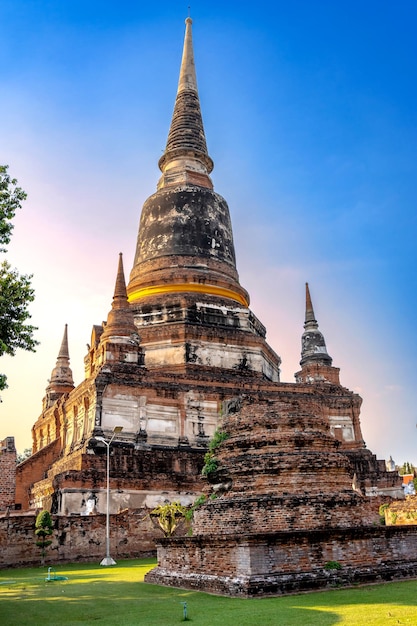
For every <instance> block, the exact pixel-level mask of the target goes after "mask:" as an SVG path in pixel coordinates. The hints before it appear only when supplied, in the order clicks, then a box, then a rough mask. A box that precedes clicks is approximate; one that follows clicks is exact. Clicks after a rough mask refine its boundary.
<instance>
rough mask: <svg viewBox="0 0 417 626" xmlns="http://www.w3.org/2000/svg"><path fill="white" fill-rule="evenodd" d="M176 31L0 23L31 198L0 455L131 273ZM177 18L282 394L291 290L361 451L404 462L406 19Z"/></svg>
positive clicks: (409, 425) (390, 11)
mask: <svg viewBox="0 0 417 626" xmlns="http://www.w3.org/2000/svg"><path fill="white" fill-rule="evenodd" d="M186 16H187V3H182V2H181V3H180V2H176V1H170V2H166V1H164V0H162V1H160V2H158V3H157V4H155V5H154V6H152V3H144V2H123V1H120V2H118V3H115V2H106V1H104V2H96V1H95V0H91V1H90V2H88V3H85V2H78V1H72V2H67V1H65V0H61V1H60V2H47V1H45V0H44V1H42V2H40V1H32V2H29V1H24V0H14V1H13V2H11V1H10V2H9V1H8V0H3V2H2V3H1V5H0V65H1V74H0V75H1V77H2V79H1V98H0V119H1V135H0V162H1V163H8V164H9V165H10V172H11V174H13V176H16V177H17V178H18V179H19V182H20V184H21V185H22V187H23V188H24V189H25V190H26V191H27V192H28V196H29V197H28V201H27V202H26V203H25V206H24V209H23V210H22V211H21V212H20V214H19V215H18V217H17V218H16V220H15V231H14V237H13V241H12V245H11V246H10V249H9V252H8V254H7V258H8V259H9V261H10V262H11V263H12V264H13V265H14V266H16V267H17V268H18V269H19V270H20V271H21V272H26V273H33V274H34V278H33V284H34V287H35V289H36V301H35V303H34V304H33V306H32V308H31V310H32V314H33V323H35V324H36V325H37V326H38V327H39V331H38V339H39V340H40V341H41V345H40V346H39V348H38V351H37V354H36V355H33V354H26V353H19V354H18V355H17V356H16V357H15V358H14V359H10V358H6V357H3V359H2V366H1V367H2V370H1V371H4V372H5V373H6V374H7V375H8V377H9V384H10V388H9V389H8V390H7V391H6V392H4V394H3V403H2V404H1V405H0V437H1V438H3V437H4V436H7V435H15V437H16V443H17V447H18V449H19V450H22V449H23V448H24V447H27V446H28V445H30V441H31V436H30V429H31V426H32V424H33V422H34V421H35V419H36V418H37V417H38V415H39V414H40V411H41V400H42V397H43V395H44V390H45V387H46V385H47V379H48V377H49V376H50V373H51V370H52V368H53V366H54V365H55V361H56V356H57V353H58V349H59V346H60V342H61V338H62V333H63V329H64V324H65V323H68V325H69V340H70V353H71V366H72V369H73V372H74V378H75V381H76V383H79V382H81V381H82V379H83V357H84V354H85V351H86V343H88V342H89V340H90V333H91V327H92V325H93V324H97V323H100V322H101V321H102V320H104V319H106V316H107V313H108V310H109V309H110V305H111V299H112V293H113V285H114V279H115V273H116V268H117V256H118V253H119V252H120V251H121V252H123V253H124V263H125V270H126V274H127V276H128V274H129V272H130V269H131V265H132V262H133V254H134V250H135V242H136V234H137V227H138V222H139V216H140V210H141V207H142V204H143V202H144V201H145V199H146V198H147V197H148V196H149V195H151V194H152V193H153V192H154V191H155V188H156V183H157V180H158V178H159V170H158V168H157V161H158V159H159V157H160V156H161V154H162V151H163V149H164V146H165V142H166V137H167V133H168V128H169V123H170V119H171V115H172V110H173V105H174V99H175V91H176V86H177V80H178V71H179V64H180V59H181V52H182V42H183V35H184V19H185V17H186ZM191 16H192V18H193V36H194V50H195V56H196V66H197V79H198V85H199V91H200V100H201V105H202V111H203V118H204V124H205V130H206V137H207V144H208V149H209V153H210V156H211V157H212V158H213V160H214V163H215V169H214V171H213V175H212V177H213V181H214V185H215V189H216V191H218V192H219V193H220V194H222V195H223V196H224V197H225V198H226V200H227V201H228V204H229V207H230V210H231V215H232V221H233V228H234V236H235V246H236V253H237V263H238V270H239V274H240V280H241V283H242V285H243V286H244V287H245V288H246V289H248V290H249V292H250V295H251V308H252V309H253V311H254V312H255V314H256V315H257V316H258V317H259V318H260V319H261V321H262V322H263V323H264V324H265V325H266V326H267V331H268V335H267V336H268V340H269V342H270V344H271V345H272V347H273V348H274V349H275V350H276V351H277V352H278V353H279V354H280V356H281V358H282V361H283V364H282V380H283V381H286V382H293V380H294V378H293V375H294V372H296V371H297V370H298V364H299V359H300V341H301V334H302V331H303V321H304V284H305V282H306V281H308V282H309V284H310V289H311V294H312V298H313V304H314V308H315V312H316V317H317V319H318V322H319V325H320V329H321V330H322V332H323V333H324V335H325V338H326V342H327V348H328V351H329V353H330V355H331V356H332V357H333V364H334V365H335V366H337V367H340V368H341V382H342V384H343V385H344V386H346V387H348V388H350V389H352V390H355V391H357V392H358V393H360V395H361V396H362V397H363V399H364V403H363V407H362V430H363V434H364V438H365V441H366V443H367V445H368V447H369V448H370V449H371V450H372V451H373V452H374V453H375V454H377V456H378V458H388V457H389V455H390V454H392V456H393V457H394V459H395V460H396V461H397V462H403V461H406V460H410V461H411V462H414V463H415V464H417V450H416V438H417V429H416V423H417V415H416V409H415V398H414V396H415V394H414V388H415V382H414V369H415V368H414V353H415V347H416V341H415V335H414V326H415V321H414V312H415V310H416V308H417V296H416V294H417V285H416V271H415V269H416V265H417V264H416V260H417V259H416V256H417V255H416V245H415V238H416V234H417V225H416V209H415V204H416V196H417V194H416V191H417V160H416V147H417V119H416V118H417V77H416V67H417V39H416V37H415V31H416V22H417V20H416V18H417V5H416V3H415V2H414V0H402V1H401V2H398V3H392V2H388V1H387V2H384V1H382V2H375V1H373V0H368V1H367V2H359V1H356V0H350V1H349V2H347V1H344V0H340V1H338V2H332V1H324V0H323V1H320V0H317V1H316V2H311V1H309V2H307V1H301V0H299V1H297V0H294V1H293V2H291V3H287V2H286V3H284V2H260V3H257V4H256V3H253V2H250V3H249V2H234V1H230V2H218V1H210V2H205V1H197V2H194V3H192V5H191Z"/></svg>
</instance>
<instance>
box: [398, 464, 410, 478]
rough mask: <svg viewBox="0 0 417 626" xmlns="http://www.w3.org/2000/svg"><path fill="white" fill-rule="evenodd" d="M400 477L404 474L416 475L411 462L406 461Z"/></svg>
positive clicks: (400, 471) (401, 468)
mask: <svg viewBox="0 0 417 626" xmlns="http://www.w3.org/2000/svg"><path fill="white" fill-rule="evenodd" d="M399 474H400V476H404V474H414V465H413V464H412V463H410V461H406V462H405V463H403V465H402V466H401V467H400V469H399Z"/></svg>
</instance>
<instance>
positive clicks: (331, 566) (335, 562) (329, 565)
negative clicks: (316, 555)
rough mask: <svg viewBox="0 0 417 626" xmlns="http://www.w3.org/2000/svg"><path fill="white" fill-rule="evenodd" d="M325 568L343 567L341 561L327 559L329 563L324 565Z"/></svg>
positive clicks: (336, 568)
mask: <svg viewBox="0 0 417 626" xmlns="http://www.w3.org/2000/svg"><path fill="white" fill-rule="evenodd" d="M324 569H327V570H340V569H342V566H341V564H340V563H339V561H327V563H326V564H325V566H324Z"/></svg>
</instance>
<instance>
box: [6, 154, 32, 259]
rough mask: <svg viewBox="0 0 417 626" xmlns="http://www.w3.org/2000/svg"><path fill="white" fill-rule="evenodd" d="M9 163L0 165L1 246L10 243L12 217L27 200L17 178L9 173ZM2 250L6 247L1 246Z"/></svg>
mask: <svg viewBox="0 0 417 626" xmlns="http://www.w3.org/2000/svg"><path fill="white" fill-rule="evenodd" d="M8 167H9V166H8V165H0V246H5V245H7V244H8V243H10V237H11V234H12V230H13V224H12V219H13V218H14V216H15V214H16V211H17V209H20V208H21V207H22V202H23V201H24V200H26V193H25V192H24V191H23V189H21V188H20V187H17V186H16V185H17V180H16V179H15V178H11V177H10V175H9V174H8V173H7V170H8ZM0 252H5V248H2V247H0Z"/></svg>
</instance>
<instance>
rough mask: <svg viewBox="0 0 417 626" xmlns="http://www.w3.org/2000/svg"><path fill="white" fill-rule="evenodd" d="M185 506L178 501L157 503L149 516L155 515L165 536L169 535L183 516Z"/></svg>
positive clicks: (185, 510)
mask: <svg viewBox="0 0 417 626" xmlns="http://www.w3.org/2000/svg"><path fill="white" fill-rule="evenodd" d="M187 510H188V509H187V507H185V506H182V505H181V504H180V503H179V502H168V503H167V504H159V505H158V506H157V507H156V508H155V509H153V511H151V513H150V515H151V517H155V518H156V519H157V521H158V524H159V526H160V527H161V528H162V530H163V532H164V535H165V537H171V536H172V534H173V532H174V530H175V529H176V528H177V526H178V524H179V523H180V522H181V520H183V519H184V518H185V515H186V513H187Z"/></svg>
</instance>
